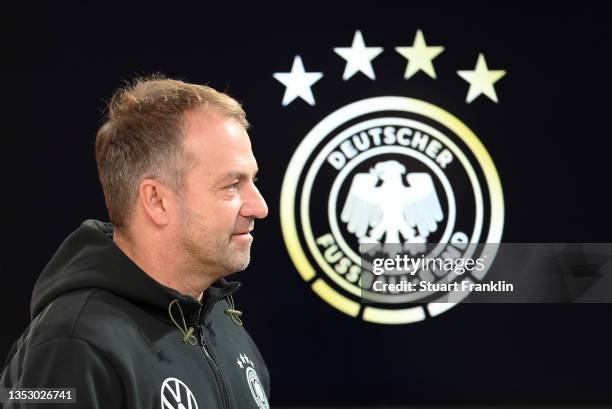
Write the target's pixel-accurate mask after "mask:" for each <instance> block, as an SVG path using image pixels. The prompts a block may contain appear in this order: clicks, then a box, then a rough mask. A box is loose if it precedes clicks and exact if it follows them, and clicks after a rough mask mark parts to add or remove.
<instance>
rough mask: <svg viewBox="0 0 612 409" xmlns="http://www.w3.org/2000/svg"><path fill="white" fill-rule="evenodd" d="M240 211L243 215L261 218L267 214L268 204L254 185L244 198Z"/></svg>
mask: <svg viewBox="0 0 612 409" xmlns="http://www.w3.org/2000/svg"><path fill="white" fill-rule="evenodd" d="M240 213H241V215H242V216H244V217H254V218H256V219H263V218H265V217H266V216H267V215H268V205H267V204H266V201H265V200H264V198H263V196H262V195H261V193H259V190H258V189H257V187H256V186H255V185H253V186H252V190H250V192H249V194H248V196H247V197H246V198H245V201H244V203H243V204H242V208H241V209H240Z"/></svg>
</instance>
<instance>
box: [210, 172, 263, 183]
mask: <svg viewBox="0 0 612 409" xmlns="http://www.w3.org/2000/svg"><path fill="white" fill-rule="evenodd" d="M257 172H259V169H255V172H254V173H253V176H252V177H253V178H255V177H256V176H257ZM249 178H250V176H249V174H248V173H246V172H242V171H239V170H231V171H229V172H227V173H226V174H225V175H223V176H221V177H220V178H219V179H218V180H217V183H222V182H225V181H229V180H235V179H238V180H243V179H249Z"/></svg>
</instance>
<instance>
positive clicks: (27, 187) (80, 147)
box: [0, 5, 612, 405]
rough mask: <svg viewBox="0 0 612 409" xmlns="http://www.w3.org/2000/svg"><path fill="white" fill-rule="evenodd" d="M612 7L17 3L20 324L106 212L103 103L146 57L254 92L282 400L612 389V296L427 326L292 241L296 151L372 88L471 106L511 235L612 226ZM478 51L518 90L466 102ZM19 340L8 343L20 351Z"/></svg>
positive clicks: (12, 184)
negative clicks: (417, 65)
mask: <svg viewBox="0 0 612 409" xmlns="http://www.w3.org/2000/svg"><path fill="white" fill-rule="evenodd" d="M601 14H602V11H600V10H591V9H588V8H581V7H577V8H575V9H571V10H569V9H568V10H559V9H557V10H554V11H553V10H546V9H542V10H535V9H529V10H520V11H519V10H513V9H488V8H485V9H471V10H470V9H459V8H455V9H450V10H449V9H413V8H408V7H406V8H399V7H396V8H364V7H362V6H360V7H358V6H357V5H354V6H347V8H346V9H342V10H329V9H326V10H320V9H319V10H314V9H313V10H308V9H304V10H298V9H295V10H285V12H284V13H283V12H280V11H275V10H273V9H269V10H266V9H260V10H256V11H255V10H250V11H242V12H238V11H237V10H234V11H231V12H230V11H226V12H223V13H222V12H210V11H205V10H199V11H188V10H184V14H183V15H171V14H168V15H156V16H144V15H140V16H131V17H122V16H119V15H106V16H102V15H97V16H91V15H90V16H67V15H63V16H55V17H50V16H47V17H40V16H38V17H32V16H30V17H24V16H20V17H8V16H5V17H3V20H4V22H3V23H2V26H1V30H2V36H1V37H2V44H3V46H2V64H1V67H2V68H1V69H2V71H3V74H4V75H3V77H4V81H3V93H2V97H3V104H2V105H3V115H2V117H3V129H4V132H3V135H2V146H3V149H2V152H3V154H4V155H3V156H4V158H3V160H2V161H1V162H2V167H3V172H2V176H3V177H2V180H3V183H2V189H1V191H2V196H3V200H2V209H3V211H2V233H3V234H2V235H3V237H4V240H3V243H4V244H3V246H2V257H1V262H2V274H1V277H0V280H1V282H0V284H1V289H2V297H1V302H2V307H3V314H2V330H1V331H0V336H1V338H0V352H2V353H6V351H8V349H9V347H10V345H11V344H12V342H13V341H14V340H15V339H16V338H17V337H18V335H19V334H20V332H21V331H22V330H23V329H24V328H25V326H26V325H27V322H28V314H29V298H30V294H31V289H32V286H33V283H34V281H35V279H36V277H37V275H38V274H39V272H40V271H41V269H42V268H43V267H44V265H45V263H46V262H47V261H48V259H49V258H50V256H51V255H52V254H53V252H54V250H55V249H56V248H57V246H58V245H59V243H60V242H61V241H62V240H63V239H64V238H65V236H66V235H67V234H69V233H70V232H71V231H72V230H73V229H75V228H76V227H77V226H78V225H79V224H80V222H81V221H82V220H84V219H86V218H98V219H106V213H105V209H104V206H103V198H102V193H101V189H100V187H99V184H98V182H97V175H96V167H95V161H94V158H93V140H94V135H95V131H96V129H97V127H98V126H99V124H100V123H101V118H102V112H103V108H104V101H105V100H107V99H108V98H109V97H110V95H111V93H112V90H113V89H115V88H116V87H117V86H119V85H121V84H122V80H123V79H131V78H133V77H134V76H135V75H136V74H148V73H152V72H162V73H164V74H166V75H168V76H170V77H179V78H182V79H185V80H189V81H193V82H198V83H208V84H209V85H211V86H213V87H215V88H217V89H221V90H226V91H229V92H230V93H231V94H232V95H234V96H235V97H237V98H238V99H240V100H241V101H243V103H244V106H245V109H246V111H247V114H248V117H249V120H250V122H251V123H252V124H253V129H252V130H251V132H250V133H251V137H252V141H253V146H254V151H255V155H256V157H257V158H258V161H259V165H260V180H261V181H260V188H261V190H262V193H263V195H264V197H265V198H266V199H267V201H268V205H269V207H270V215H269V217H268V218H267V219H266V220H265V221H262V222H259V223H258V224H257V229H256V232H255V233H256V235H255V238H256V240H255V243H254V247H253V253H254V254H253V259H252V264H251V266H250V267H249V269H248V270H247V271H245V272H243V273H240V274H238V275H237V277H236V278H237V279H238V280H240V281H242V282H243V284H244V288H243V290H241V291H240V293H239V295H238V297H237V299H238V303H239V305H240V306H241V307H242V309H243V310H244V311H245V319H246V326H247V328H248V330H249V331H250V333H251V335H252V336H253V338H254V339H255V340H256V341H257V343H258V345H259V347H260V349H261V350H262V352H263V354H264V357H265V358H266V360H267V362H268V365H269V367H270V369H271V373H272V394H271V403H272V404H273V405H297V404H300V405H305V404H314V405H318V404H404V403H409V404H491V403H507V404H520V403H531V404H546V403H548V404H579V403H580V404H587V403H592V404H604V403H608V404H611V403H612V389H611V388H610V368H611V367H612V348H611V347H610V346H611V345H612V332H611V331H610V330H609V328H610V313H612V306H610V305H561V304H555V305H543V304H542V305H535V304H531V305H512V304H509V305H485V304H481V305H461V306H458V307H455V308H453V309H452V310H450V311H448V312H446V313H444V314H442V315H441V316H439V317H437V318H434V319H429V320H426V321H423V322H420V323H416V324H409V325H403V326H383V325H376V324H370V323H366V322H363V321H360V320H357V319H354V318H350V317H348V316H346V315H344V314H342V313H340V312H338V311H337V310H335V309H334V308H332V307H330V306H329V305H327V304H326V303H325V302H324V301H322V300H321V299H319V298H318V297H317V296H316V295H315V294H314V293H313V292H312V291H311V290H310V289H309V288H308V286H307V284H306V283H304V282H303V281H302V279H301V278H300V277H299V275H298V273H297V272H296V269H295V267H294V266H293V264H292V263H291V261H290V259H289V257H288V255H287V252H286V249H285V247H284V244H283V240H282V235H281V230H280V222H279V213H278V207H279V191H280V185H281V181H282V177H283V174H284V171H285V169H286V166H287V164H288V162H289V159H290V157H291V154H292V153H293V151H294V149H295V148H296V146H297V145H298V143H299V142H300V140H301V139H302V137H303V136H304V134H303V132H300V133H296V132H295V131H294V130H295V129H300V130H308V129H310V128H312V126H313V125H314V124H316V123H317V122H318V121H319V120H320V119H321V118H322V117H323V116H325V115H327V114H328V113H330V112H332V111H334V110H336V109H338V108H339V107H341V106H343V105H345V104H347V103H349V102H352V101H354V100H357V99H361V98H366V97H371V96H378V95H405V96H411V97H415V98H421V99H425V100H427V101H430V102H432V103H434V104H436V105H439V106H442V107H444V108H445V109H446V110H448V111H450V112H452V113H453V114H454V115H456V116H458V117H459V118H461V119H462V120H463V121H464V122H465V123H467V124H468V125H469V126H470V127H471V128H472V129H473V130H474V131H475V132H476V134H478V135H479V136H480V138H481V139H482V141H483V143H484V144H485V146H486V147H487V149H488V150H489V152H490V154H491V156H492V157H493V159H494V161H495V163H496V166H497V168H498V171H499V173H500V177H501V180H502V185H503V189H504V195H505V204H506V224H505V228H504V235H503V239H504V241H506V242H538V241H543V242H580V241H586V242H588V241H594V242H597V241H602V242H609V241H612V240H610V233H609V232H610V227H611V222H610V210H609V205H608V200H609V194H608V191H609V189H610V188H609V185H610V181H609V174H610V172H609V171H608V167H609V161H610V159H609V158H610V154H609V149H610V146H612V144H611V143H610V140H609V139H610V138H609V130H608V128H609V127H608V124H609V122H608V120H609V115H610V114H609V112H608V99H609V91H608V89H609V83H610V79H609V78H610V74H609V72H608V70H609V64H608V60H609V59H608V56H607V54H608V52H609V44H610V30H609V27H608V25H607V23H605V21H604V18H603V16H602V15H601ZM357 29H360V30H362V32H363V34H364V38H365V41H366V44H367V45H372V46H374V45H375V46H381V47H385V52H384V53H383V54H381V56H380V57H379V58H378V59H377V60H375V66H374V67H375V70H376V72H377V77H378V79H377V81H371V80H369V79H368V78H366V77H365V76H364V75H362V74H358V75H356V76H354V77H353V78H352V79H350V80H349V81H346V82H343V81H342V80H341V77H342V71H343V69H344V61H343V60H342V59H341V58H340V57H339V56H337V55H335V54H334V53H333V50H332V49H333V47H338V46H349V45H350V43H351V40H352V37H353V34H354V32H355V30H357ZM417 29H423V31H424V33H425V35H426V39H427V41H428V44H430V45H443V46H444V47H445V48H446V50H445V52H444V53H443V54H441V56H440V57H438V59H436V60H435V63H436V72H437V74H438V79H437V80H432V79H430V78H429V77H427V76H426V75H424V74H423V73H420V74H418V75H416V76H415V77H413V78H412V79H410V80H408V81H406V80H402V74H403V70H404V68H405V60H403V59H402V57H401V56H399V55H398V54H397V53H394V52H393V51H392V48H393V47H396V46H399V45H409V44H411V43H412V40H413V39H414V34H415V32H416V30H417ZM478 52H484V53H485V55H486V57H487V62H488V64H489V68H491V69H498V68H499V69H505V70H507V72H508V74H507V75H506V77H504V78H503V79H501V80H500V81H499V82H498V83H497V84H496V90H497V95H498V97H499V100H500V102H499V104H495V103H493V102H492V101H490V100H489V99H487V98H485V97H484V96H481V97H479V98H478V99H477V100H475V101H474V102H473V103H471V104H466V103H465V95H466V92H467V83H465V82H464V81H463V80H461V79H460V78H458V77H457V75H456V73H455V71H456V70H458V69H472V68H473V67H474V64H475V61H476V56H477V55H478ZM297 54H299V55H301V56H302V57H303V59H304V62H305V65H306V69H307V70H308V71H321V72H324V73H325V76H324V77H323V79H321V80H320V81H319V82H318V83H317V84H315V86H314V87H313V91H314V94H315V99H316V100H317V105H316V106H314V107H310V106H309V105H307V104H306V103H305V102H304V101H302V100H296V101H294V102H293V103H291V104H290V105H289V106H288V107H282V106H281V99H282V96H283V92H284V86H283V85H282V84H280V83H279V82H278V81H276V80H275V79H274V78H273V77H272V73H274V72H287V71H289V69H290V67H291V63H292V61H293V57H294V56H295V55H297ZM3 351H5V352H3Z"/></svg>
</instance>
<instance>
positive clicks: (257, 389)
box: [246, 366, 270, 409]
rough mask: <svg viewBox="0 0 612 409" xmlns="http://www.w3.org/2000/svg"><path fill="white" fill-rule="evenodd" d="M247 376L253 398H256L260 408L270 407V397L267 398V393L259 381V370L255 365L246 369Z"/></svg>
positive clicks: (266, 408)
mask: <svg viewBox="0 0 612 409" xmlns="http://www.w3.org/2000/svg"><path fill="white" fill-rule="evenodd" d="M246 377H247V382H248V383H249V389H250V390H251V394H253V399H255V403H256V404H257V407H259V408H260V409H268V408H269V407H270V406H269V405H268V398H266V393H265V392H264V390H263V387H262V386H261V383H260V382H259V377H258V376H257V372H255V369H253V367H251V366H249V367H247V369H246Z"/></svg>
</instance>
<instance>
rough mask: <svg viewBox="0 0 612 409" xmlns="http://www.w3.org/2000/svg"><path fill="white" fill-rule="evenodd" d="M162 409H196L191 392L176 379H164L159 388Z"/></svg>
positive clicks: (196, 404) (196, 405)
mask: <svg viewBox="0 0 612 409" xmlns="http://www.w3.org/2000/svg"><path fill="white" fill-rule="evenodd" d="M161 401H162V403H161V407H162V409H187V408H189V409H198V403H197V402H196V400H195V397H194V396H193V393H191V390H189V388H188V387H187V385H185V384H184V383H183V381H181V380H180V379H177V378H166V380H164V382H163V383H162V386H161Z"/></svg>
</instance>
